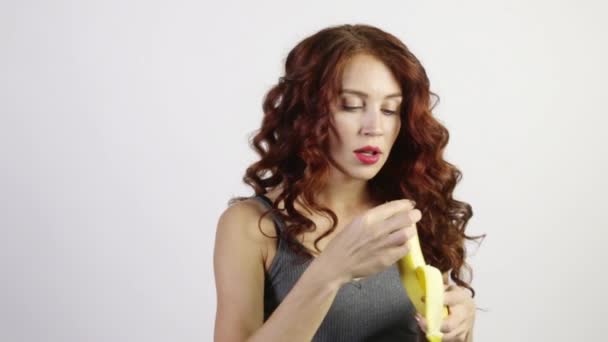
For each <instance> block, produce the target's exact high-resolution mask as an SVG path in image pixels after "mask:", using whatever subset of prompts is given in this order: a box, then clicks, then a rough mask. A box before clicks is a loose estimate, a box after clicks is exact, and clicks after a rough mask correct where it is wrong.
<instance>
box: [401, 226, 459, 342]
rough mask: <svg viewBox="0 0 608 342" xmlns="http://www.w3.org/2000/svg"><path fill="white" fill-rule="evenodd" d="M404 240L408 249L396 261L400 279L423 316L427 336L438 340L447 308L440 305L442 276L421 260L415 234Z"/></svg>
mask: <svg viewBox="0 0 608 342" xmlns="http://www.w3.org/2000/svg"><path fill="white" fill-rule="evenodd" d="M407 243H408V244H409V248H410V251H409V252H408V253H407V254H406V255H405V256H404V257H403V258H401V260H399V261H398V262H397V266H398V268H399V274H400V277H401V283H402V284H403V287H404V289H405V291H406V293H407V295H408V297H409V298H410V300H411V301H412V303H413V304H414V307H415V308H416V311H417V312H418V313H420V315H422V316H423V317H424V318H425V319H426V322H427V330H426V331H427V332H426V339H427V340H428V341H429V342H441V339H442V337H443V333H442V332H441V331H440V329H441V321H442V320H443V319H444V318H445V317H447V316H448V308H447V306H445V305H443V293H444V285H443V277H442V275H441V272H440V271H439V269H437V268H435V267H433V266H431V265H427V264H426V262H425V261H424V256H423V255H422V250H421V249H420V240H419V239H418V234H416V235H415V236H414V237H413V238H411V239H410V240H409V241H408V242H407ZM422 297H424V303H423V302H422Z"/></svg>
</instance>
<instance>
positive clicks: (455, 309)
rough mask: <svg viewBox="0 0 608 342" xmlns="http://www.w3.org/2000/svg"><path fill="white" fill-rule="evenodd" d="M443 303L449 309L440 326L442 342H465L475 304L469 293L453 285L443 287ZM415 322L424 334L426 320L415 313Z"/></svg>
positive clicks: (470, 331)
mask: <svg viewBox="0 0 608 342" xmlns="http://www.w3.org/2000/svg"><path fill="white" fill-rule="evenodd" d="M443 303H444V305H447V306H448V307H449V315H448V316H447V317H446V318H444V320H443V322H442V324H441V329H440V330H441V332H442V333H443V338H442V342H466V341H467V340H466V338H467V334H472V333H473V331H472V327H473V322H474V321H475V302H474V301H473V298H472V297H471V295H470V292H469V291H468V290H467V289H466V288H464V287H461V286H457V285H455V284H450V285H445V295H444V300H443ZM416 320H417V321H418V325H419V326H420V329H422V331H423V332H424V333H425V334H426V319H424V317H422V316H420V315H419V314H418V313H416Z"/></svg>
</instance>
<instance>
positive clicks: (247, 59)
mask: <svg viewBox="0 0 608 342" xmlns="http://www.w3.org/2000/svg"><path fill="white" fill-rule="evenodd" d="M606 9H607V7H606V5H605V4H604V2H602V1H580V0H579V1H576V2H575V1H443V2H439V1H424V2H423V1H417V2H413V1H392V2H391V1H385V2H382V1H377V2H370V1H365V2H353V1H323V2H321V1H307V2H306V3H304V2H301V1H298V2H288V1H241V2H234V1H222V2H219V1H217V2H207V3H205V2H201V1H179V0H177V1H159V0H153V1H133V0H123V1H116V0H113V1H101V0H100V1H97V2H94V1H40V0H29V1H28V0H20V1H16V0H14V1H8V2H7V1H2V2H1V5H0V113H1V116H0V278H1V279H0V280H1V281H0V340H2V341H10V342H13V341H15V342H17V341H45V342H52V341H62V342H77V341H78V342H80V341H125V342H127V341H129V342H130V341H146V342H152V341H211V340H212V335H213V322H214V318H215V285H214V280H213V269H212V252H213V243H214V234H215V225H216V223H217V218H218V216H219V214H220V213H221V212H222V211H223V210H224V209H225V208H226V205H227V203H226V202H227V200H228V199H229V198H230V197H231V196H233V195H251V193H252V192H251V190H250V189H249V188H248V187H246V186H245V185H244V183H242V181H241V177H242V176H243V174H244V171H245V168H246V167H247V166H248V165H249V164H250V163H251V162H253V161H254V160H256V155H255V154H254V153H253V151H252V150H251V149H250V148H249V146H248V135H249V134H250V133H251V132H253V131H254V130H255V129H257V128H258V127H259V125H260V123H261V117H262V111H261V103H262V97H263V95H264V93H265V91H266V90H267V89H268V88H269V87H270V86H271V85H272V84H273V83H275V82H276V81H277V80H278V77H279V76H281V72H282V64H283V62H284V60H285V57H286V56H287V53H288V52H289V50H290V49H291V48H292V47H293V46H294V45H295V44H296V43H297V42H298V41H300V40H301V39H303V38H305V37H306V36H308V35H310V34H313V33H315V32H316V31H318V30H320V29H321V28H324V27H326V26H330V25H336V24H343V23H351V24H354V23H367V24H372V25H376V26H378V27H380V28H382V29H384V30H386V31H388V32H391V33H393V34H395V35H396V36H397V37H399V38H400V39H402V40H403V41H404V42H405V43H406V45H408V47H409V48H410V49H411V50H412V52H413V53H414V54H415V55H416V56H417V57H418V58H419V59H420V60H421V62H422V63H423V65H424V67H425V68H426V70H427V73H428V75H429V77H430V79H431V90H433V91H434V92H436V93H438V94H439V96H440V97H441V101H440V104H439V105H438V107H437V109H436V115H437V117H438V118H439V119H440V121H441V122H443V123H444V124H445V125H446V126H447V127H448V129H449V130H450V142H449V145H448V148H447V150H446V159H447V160H448V161H450V162H452V163H454V164H455V165H456V166H457V167H459V168H460V170H461V171H462V172H463V180H462V181H461V183H460V184H459V185H458V186H457V188H456V189H457V191H456V194H455V195H456V198H457V199H461V200H464V201H466V202H468V203H470V204H471V205H472V206H473V210H474V216H473V218H472V219H471V221H470V222H469V225H468V230H467V232H468V233H469V234H472V235H478V234H483V233H487V234H488V237H487V238H486V239H485V241H484V243H483V244H482V245H481V247H477V245H475V244H469V253H470V254H471V256H470V258H469V259H468V260H469V262H470V263H471V264H472V266H473V268H474V278H473V286H474V288H475V289H476V290H477V296H476V302H477V304H478V305H479V306H480V307H481V308H483V309H484V310H485V311H478V312H477V321H476V326H475V340H476V341H482V342H486V341H494V342H496V341H583V340H585V341H587V340H601V339H603V338H605V329H604V325H605V317H606V314H607V313H608V312H607V311H608V309H607V305H608V300H607V295H606V292H605V281H606V276H605V272H604V271H605V269H606V266H607V261H606V260H607V253H606V251H605V248H604V245H605V238H606V229H607V228H608V225H607V224H606V221H605V218H604V214H606V212H607V211H608V205H607V201H606V199H605V196H606V193H607V190H608V186H607V181H606V178H605V175H606V173H607V171H608V170H607V165H608V153H606V151H605V149H606V146H607V143H606V140H605V139H606V133H605V132H606V125H607V124H608V120H607V119H606V117H607V115H608V113H607V111H606V104H605V101H602V95H604V94H605V92H606V79H607V76H608V67H607V66H606V61H607V60H608V49H607V45H608V44H607V42H608V39H607V38H606V33H607V30H608V24H606V21H605V18H606V15H607V14H608V13H607V10H606Z"/></svg>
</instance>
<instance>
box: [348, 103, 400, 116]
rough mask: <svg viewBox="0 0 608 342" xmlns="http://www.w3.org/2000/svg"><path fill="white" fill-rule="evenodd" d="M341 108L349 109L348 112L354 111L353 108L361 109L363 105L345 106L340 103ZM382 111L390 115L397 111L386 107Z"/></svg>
mask: <svg viewBox="0 0 608 342" xmlns="http://www.w3.org/2000/svg"><path fill="white" fill-rule="evenodd" d="M342 108H344V110H347V111H349V112H353V111H355V110H357V109H361V108H363V107H356V106H347V105H342ZM383 111H384V112H385V113H388V114H390V115H394V114H396V113H397V111H396V110H388V109H383Z"/></svg>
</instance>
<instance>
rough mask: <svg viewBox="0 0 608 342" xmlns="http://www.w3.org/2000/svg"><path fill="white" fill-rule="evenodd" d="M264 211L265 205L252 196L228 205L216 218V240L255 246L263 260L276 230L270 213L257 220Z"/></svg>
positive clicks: (233, 245)
mask: <svg viewBox="0 0 608 342" xmlns="http://www.w3.org/2000/svg"><path fill="white" fill-rule="evenodd" d="M264 212H266V207H265V206H264V205H263V204H262V203H260V202H259V201H258V200H256V199H253V198H249V199H246V200H242V201H239V202H236V203H234V204H232V205H230V206H229V207H227V208H226V209H225V210H224V212H222V214H221V215H220V217H219V219H218V223H217V231H216V240H218V242H221V241H230V244H231V245H232V247H233V248H246V249H251V248H255V249H257V251H258V252H259V255H260V257H261V258H262V259H261V261H262V262H265V261H266V259H267V257H268V253H269V248H272V246H274V243H275V241H274V238H275V237H276V230H275V228H274V223H273V221H272V219H271V217H270V215H266V216H264V217H263V218H262V220H261V222H259V221H260V217H261V216H262V215H263V214H264ZM258 222H259V223H260V225H259V226H258ZM219 240H221V241H219Z"/></svg>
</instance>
